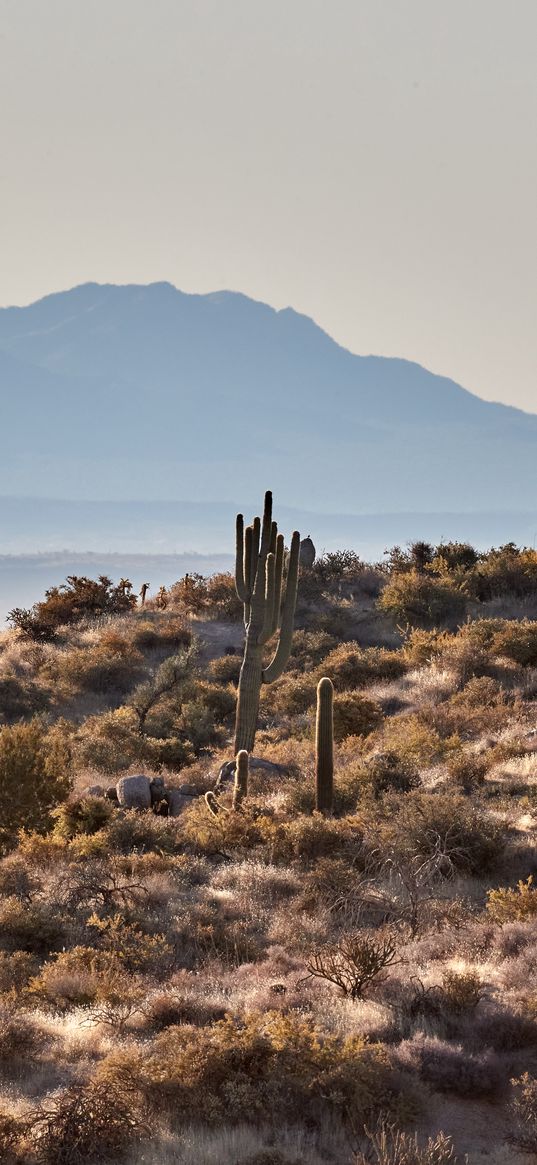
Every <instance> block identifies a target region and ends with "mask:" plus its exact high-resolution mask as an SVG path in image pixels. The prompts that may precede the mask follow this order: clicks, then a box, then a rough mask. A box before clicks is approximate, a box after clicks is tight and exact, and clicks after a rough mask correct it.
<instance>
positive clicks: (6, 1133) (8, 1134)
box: [0, 1106, 26, 1165]
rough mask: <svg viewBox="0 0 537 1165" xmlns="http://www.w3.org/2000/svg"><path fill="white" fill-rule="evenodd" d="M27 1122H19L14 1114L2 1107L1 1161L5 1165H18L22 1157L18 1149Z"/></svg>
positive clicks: (0, 1119)
mask: <svg viewBox="0 0 537 1165" xmlns="http://www.w3.org/2000/svg"><path fill="white" fill-rule="evenodd" d="M25 1127H26V1126H25V1122H24V1121H21V1120H17V1118H16V1117H15V1116H13V1113H11V1112H9V1111H8V1110H7V1109H6V1108H4V1107H3V1106H1V1107H0V1160H1V1161H4V1162H5V1165H11V1163H12V1165H17V1162H19V1161H20V1156H19V1154H18V1152H17V1148H18V1146H19V1145H20V1142H21V1139H22V1137H23V1134H24V1131H25Z"/></svg>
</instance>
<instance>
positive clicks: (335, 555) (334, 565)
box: [312, 550, 367, 584]
mask: <svg viewBox="0 0 537 1165" xmlns="http://www.w3.org/2000/svg"><path fill="white" fill-rule="evenodd" d="M364 569H367V568H366V567H365V564H364V563H363V562H362V560H361V558H360V556H359V555H358V554H357V553H356V551H355V550H332V551H326V552H325V553H324V554H321V555H319V557H318V558H316V559H315V562H314V564H313V567H312V573H313V574H314V575H315V576H316V577H317V578H319V579H320V580H321V581H322V582H323V583H324V584H330V583H334V582H337V581H339V580H341V579H350V580H352V581H353V582H355V581H356V580H357V579H358V578H359V577H360V575H361V574H362V571H363V570H364Z"/></svg>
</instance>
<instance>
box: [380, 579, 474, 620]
mask: <svg viewBox="0 0 537 1165" xmlns="http://www.w3.org/2000/svg"><path fill="white" fill-rule="evenodd" d="M378 606H379V608H380V610H381V611H384V612H385V613H386V614H387V615H392V616H393V617H394V618H395V619H397V620H398V621H399V622H401V623H403V624H409V625H410V626H418V627H419V626H424V627H427V626H429V627H434V626H438V625H439V624H442V623H446V622H451V621H452V620H459V619H461V618H462V617H463V615H464V612H465V609H466V598H465V596H464V595H463V594H462V593H461V592H460V591H458V590H456V589H455V588H452V587H450V586H448V585H446V584H445V583H442V582H438V581H437V580H435V579H434V578H432V577H431V576H430V575H426V574H420V573H419V571H416V570H410V571H405V572H402V573H397V574H394V575H393V576H392V578H390V580H389V582H388V583H387V584H386V586H385V588H384V590H383V591H382V594H381V595H380V598H379V599H378Z"/></svg>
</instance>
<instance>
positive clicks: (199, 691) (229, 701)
mask: <svg viewBox="0 0 537 1165" xmlns="http://www.w3.org/2000/svg"><path fill="white" fill-rule="evenodd" d="M196 695H197V699H198V701H200V703H202V704H203V706H204V707H205V708H206V709H207V711H208V712H210V714H211V716H212V718H213V719H214V720H215V721H216V722H217V723H220V724H221V723H224V722H225V721H226V720H229V718H230V716H233V715H234V713H235V705H236V703H237V693H236V691H235V689H234V688H233V687H232V685H231V684H228V685H227V686H226V687H224V686H223V684H209V683H205V682H203V681H201V682H200V683H198V684H197V685H196ZM186 728H187V730H188V725H187V726H186Z"/></svg>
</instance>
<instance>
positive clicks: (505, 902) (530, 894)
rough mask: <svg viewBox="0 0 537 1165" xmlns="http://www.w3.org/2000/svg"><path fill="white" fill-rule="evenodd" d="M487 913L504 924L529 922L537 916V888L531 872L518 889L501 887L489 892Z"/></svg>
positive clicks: (500, 923) (495, 920)
mask: <svg viewBox="0 0 537 1165" xmlns="http://www.w3.org/2000/svg"><path fill="white" fill-rule="evenodd" d="M487 914H488V915H489V918H492V920H493V921H494V922H497V923H499V925H500V926H502V925H503V924H504V923H505V922H528V921H529V920H530V919H532V918H535V917H537V890H535V889H534V887H533V876H532V875H531V874H530V876H529V878H527V880H526V881H525V882H523V881H522V880H521V881H520V882H519V883H518V885H517V888H516V890H510V889H508V888H506V887H503V886H502V887H500V888H499V889H498V890H489V891H488V894H487Z"/></svg>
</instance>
